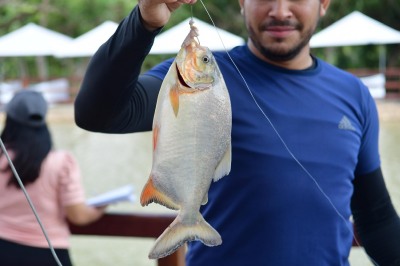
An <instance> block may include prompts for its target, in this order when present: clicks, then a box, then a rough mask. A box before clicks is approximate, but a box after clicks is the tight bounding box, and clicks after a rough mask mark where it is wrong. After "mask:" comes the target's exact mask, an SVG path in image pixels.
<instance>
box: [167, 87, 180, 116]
mask: <svg viewBox="0 0 400 266" xmlns="http://www.w3.org/2000/svg"><path fill="white" fill-rule="evenodd" d="M169 99H170V100H171V105H172V109H173V110H174V114H175V117H176V116H178V112H179V90H178V87H177V86H175V87H173V88H171V90H170V91H169Z"/></svg>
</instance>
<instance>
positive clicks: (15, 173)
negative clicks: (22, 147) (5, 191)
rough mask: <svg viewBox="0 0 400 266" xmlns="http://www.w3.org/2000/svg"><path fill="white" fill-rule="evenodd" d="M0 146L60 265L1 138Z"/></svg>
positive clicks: (59, 264)
mask: <svg viewBox="0 0 400 266" xmlns="http://www.w3.org/2000/svg"><path fill="white" fill-rule="evenodd" d="M0 146H1V150H2V151H3V153H4V155H5V156H6V158H7V161H8V164H9V165H10V167H11V170H12V172H13V173H14V176H15V178H16V179H17V181H18V184H19V186H20V187H21V190H22V191H23V193H24V195H25V198H26V200H27V201H28V203H29V206H30V207H31V209H32V212H33V214H34V215H35V218H36V220H37V222H38V224H39V226H40V228H41V230H42V232H43V235H44V237H45V238H46V241H47V243H48V245H49V248H50V251H51V253H52V254H53V257H54V259H55V261H56V262H57V264H58V266H62V264H61V262H60V260H59V259H58V257H57V254H56V251H55V250H54V248H53V245H52V244H51V241H50V238H49V237H48V235H47V232H46V229H45V228H44V226H43V224H42V221H41V220H40V218H39V214H38V213H37V211H36V209H35V206H34V205H33V202H32V200H31V198H30V197H29V195H28V192H27V191H26V189H25V186H24V184H23V183H22V180H21V178H20V177H19V175H18V173H17V170H16V169H15V167H14V164H13V163H12V161H11V158H10V156H9V155H8V152H7V149H6V147H5V146H4V143H3V140H2V139H1V138H0Z"/></svg>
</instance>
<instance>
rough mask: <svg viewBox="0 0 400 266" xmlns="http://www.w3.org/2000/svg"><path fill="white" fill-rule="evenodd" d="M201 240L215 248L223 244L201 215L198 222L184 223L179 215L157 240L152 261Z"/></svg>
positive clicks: (150, 256)
mask: <svg viewBox="0 0 400 266" xmlns="http://www.w3.org/2000/svg"><path fill="white" fill-rule="evenodd" d="M194 240H199V241H201V242H203V244H205V245H206V246H209V247H213V246H218V245H221V244H222V239H221V236H220V235H219V233H218V232H217V231H216V230H215V229H214V228H213V227H212V226H211V225H210V224H208V223H207V222H206V221H205V220H204V218H203V217H202V216H201V214H200V213H198V214H197V218H196V222H195V223H193V224H187V223H184V222H183V221H182V220H181V217H180V215H178V216H177V217H176V218H175V220H174V221H173V222H172V223H171V224H170V225H169V226H168V227H167V229H165V231H164V232H163V233H162V234H161V235H160V236H159V237H158V238H157V240H156V242H155V244H154V246H153V248H152V250H151V251H150V254H149V258H150V259H159V258H162V257H166V256H168V255H170V254H172V253H174V252H175V251H176V250H177V249H178V248H179V247H180V246H182V245H183V244H185V243H186V242H189V241H194Z"/></svg>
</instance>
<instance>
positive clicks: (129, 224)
mask: <svg viewBox="0 0 400 266" xmlns="http://www.w3.org/2000/svg"><path fill="white" fill-rule="evenodd" d="M174 219H175V216H174V215H168V214H139V213H129V214H123V213H107V214H105V215H104V216H103V217H102V218H101V219H100V220H98V221H96V222H94V223H92V224H90V225H87V226H74V225H71V224H70V229H71V232H72V234H75V235H97V236H122V237H149V238H154V239H155V238H157V237H158V236H159V235H161V233H162V232H163V231H164V230H165V228H167V227H168V226H169V225H170V223H171V222H172V221H173V220H174ZM354 232H355V236H356V237H357V233H356V231H355V230H354ZM358 243H360V240H357V241H355V240H353V246H358ZM158 266H185V248H184V247H181V248H180V249H178V250H177V251H176V252H175V253H173V254H171V255H169V256H167V257H165V258H161V259H159V260H158Z"/></svg>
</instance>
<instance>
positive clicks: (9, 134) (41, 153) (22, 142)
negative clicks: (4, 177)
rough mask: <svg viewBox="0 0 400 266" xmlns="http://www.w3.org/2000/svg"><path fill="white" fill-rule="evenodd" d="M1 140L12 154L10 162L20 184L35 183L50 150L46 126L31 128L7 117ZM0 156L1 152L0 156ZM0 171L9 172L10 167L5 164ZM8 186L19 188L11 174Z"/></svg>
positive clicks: (50, 143)
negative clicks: (20, 181)
mask: <svg viewBox="0 0 400 266" xmlns="http://www.w3.org/2000/svg"><path fill="white" fill-rule="evenodd" d="M1 139H2V140H3V143H4V146H5V147H6V149H7V150H8V151H11V152H12V154H13V156H12V162H13V164H14V166H15V169H16V170H17V173H18V175H19V177H20V178H21V180H22V183H23V184H24V185H28V184H30V183H33V182H35V180H36V179H37V178H38V177H39V174H40V168H41V165H42V162H43V160H44V159H45V158H46V156H47V155H48V153H49V152H50V150H51V148H52V140H51V134H50V132H49V129H48V127H47V125H46V124H44V125H41V126H38V127H31V126H27V125H24V124H22V123H20V122H18V121H16V120H14V119H12V118H11V117H9V116H8V117H7V119H6V123H5V126H4V129H3V132H2V133H1ZM2 154H3V151H1V153H0V155H2ZM0 171H1V172H8V171H11V166H10V165H9V164H7V166H6V167H5V168H4V169H0ZM8 185H9V186H10V185H13V186H16V187H17V188H19V184H18V181H17V179H16V177H15V175H14V173H12V172H11V177H10V180H9V181H8Z"/></svg>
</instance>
